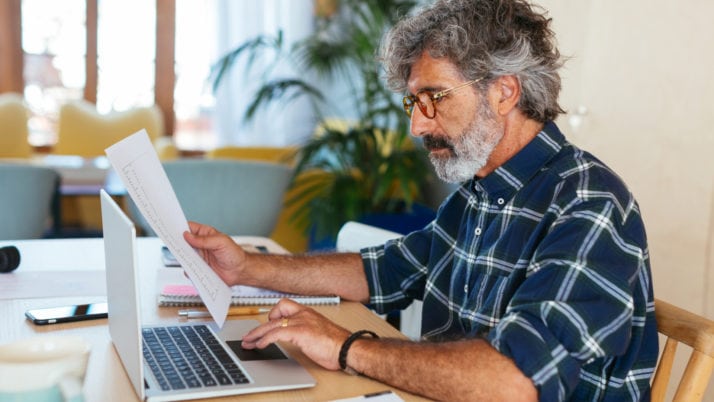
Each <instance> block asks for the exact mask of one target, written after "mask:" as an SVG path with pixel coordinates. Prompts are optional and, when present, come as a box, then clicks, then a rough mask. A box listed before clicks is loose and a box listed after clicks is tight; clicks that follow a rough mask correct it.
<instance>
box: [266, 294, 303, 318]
mask: <svg viewBox="0 0 714 402" xmlns="http://www.w3.org/2000/svg"><path fill="white" fill-rule="evenodd" d="M305 309H307V307H305V306H304V305H302V304H300V303H297V302H295V301H293V300H291V299H280V301H278V304H276V305H275V307H273V309H272V310H270V312H269V313H268V319H270V320H277V319H280V318H283V317H290V316H292V315H295V314H296V313H298V312H299V311H302V310H305Z"/></svg>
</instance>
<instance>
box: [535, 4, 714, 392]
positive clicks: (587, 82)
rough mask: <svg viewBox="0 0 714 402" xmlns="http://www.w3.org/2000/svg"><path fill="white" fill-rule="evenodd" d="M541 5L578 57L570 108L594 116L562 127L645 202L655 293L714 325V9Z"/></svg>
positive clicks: (568, 75) (567, 98)
mask: <svg viewBox="0 0 714 402" xmlns="http://www.w3.org/2000/svg"><path fill="white" fill-rule="evenodd" d="M538 3H539V4H541V5H542V6H543V7H545V8H546V9H548V10H549V11H550V15H551V16H552V17H553V21H554V28H555V30H556V34H557V36H558V38H559V43H560V48H561V51H562V52H563V53H564V54H566V55H570V56H572V59H571V60H570V62H569V63H568V64H567V68H566V70H565V71H564V88H563V94H562V98H561V99H562V100H563V106H564V107H565V108H566V109H568V110H570V111H572V112H577V109H578V108H579V107H580V106H584V107H585V108H586V109H587V112H586V114H585V115H584V116H583V119H582V125H581V126H580V127H579V128H578V129H577V130H573V129H572V128H571V126H570V125H569V124H568V123H569V121H570V118H571V117H572V115H573V114H575V113H571V114H570V115H568V116H565V117H563V118H561V119H560V120H559V124H560V126H561V128H562V129H563V130H564V131H566V136H567V137H568V138H569V139H570V140H571V141H572V142H574V143H576V144H578V145H580V146H582V147H583V148H585V149H588V150H590V151H591V152H593V153H594V154H595V155H597V156H599V157H600V158H601V159H602V160H603V161H605V162H606V163H608V164H609V165H610V166H611V167H612V168H614V169H615V170H616V171H617V172H618V173H620V175H621V176H622V177H623V178H624V179H625V180H626V181H627V182H628V184H629V185H630V188H631V189H632V191H633V192H634V194H635V196H636V197H637V199H638V200H639V203H640V207H641V209H642V213H643V217H644V219H645V224H646V225H647V231H648V238H649V246H650V256H651V261H652V270H653V275H654V288H655V295H656V297H659V298H662V299H665V300H668V301H670V302H672V303H674V304H676V305H679V306H682V307H684V308H686V309H689V310H691V311H693V312H696V313H699V314H704V315H706V316H708V317H709V318H714V292H713V291H712V289H714V245H713V244H712V243H713V242H714V157H713V156H712V153H714V132H713V130H714V101H713V100H712V96H713V95H714V79H712V74H713V73H714V24H712V23H711V18H712V16H713V15H714V2H713V1H710V0H687V1H682V2H675V1H671V0H626V1H622V0H597V1H594V0H590V1H588V0H540V1H538ZM710 388H714V387H713V386H712V385H711V384H710ZM709 391H710V393H709V394H710V395H709V398H712V400H714V397H712V392H711V391H713V390H711V389H710V390H709Z"/></svg>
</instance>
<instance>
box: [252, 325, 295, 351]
mask: <svg viewBox="0 0 714 402" xmlns="http://www.w3.org/2000/svg"><path fill="white" fill-rule="evenodd" d="M286 320H287V321H283V319H282V318H281V319H277V320H271V321H268V322H266V323H263V324H261V325H259V326H257V327H255V328H253V329H252V330H250V331H249V332H248V333H247V334H245V335H243V347H245V348H247V349H251V348H253V347H255V346H256V343H257V342H258V341H259V340H261V339H263V338H264V337H265V336H266V335H267V334H268V333H270V332H271V331H275V330H277V329H280V328H285V327H287V326H288V325H289V324H290V319H289V318H286Z"/></svg>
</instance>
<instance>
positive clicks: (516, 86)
mask: <svg viewBox="0 0 714 402" xmlns="http://www.w3.org/2000/svg"><path fill="white" fill-rule="evenodd" d="M492 88H493V89H494V90H495V95H496V96H497V98H498V99H497V108H496V110H497V111H498V114H500V115H501V116H505V115H507V114H508V113H510V112H511V110H513V109H514V108H515V107H516V105H518V100H519V99H520V98H521V83H520V82H519V81H518V78H517V77H516V76H515V75H504V76H501V77H498V79H497V80H496V82H495V83H494V85H493V86H492Z"/></svg>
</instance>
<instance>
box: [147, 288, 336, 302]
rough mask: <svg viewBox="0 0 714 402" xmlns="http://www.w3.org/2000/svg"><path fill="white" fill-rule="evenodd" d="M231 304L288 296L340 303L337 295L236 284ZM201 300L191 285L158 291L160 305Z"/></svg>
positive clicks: (310, 300)
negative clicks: (292, 291) (291, 291)
mask: <svg viewBox="0 0 714 402" xmlns="http://www.w3.org/2000/svg"><path fill="white" fill-rule="evenodd" d="M231 293H232V295H231V304H232V305H234V306H249V305H252V306H255V305H272V304H276V303H277V302H278V301H279V300H280V299H283V298H288V299H292V300H294V301H296V302H298V303H301V304H308V305H320V304H340V297H339V296H304V295H296V294H289V293H282V292H276V291H273V290H267V289H262V288H256V287H252V286H244V285H238V286H233V287H231ZM201 305H203V302H202V301H201V297H200V296H199V295H198V291H197V290H196V288H194V287H193V286H192V285H183V284H181V285H179V284H174V285H171V284H169V285H165V286H164V287H163V288H162V289H161V293H159V306H160V307H188V306H201Z"/></svg>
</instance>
